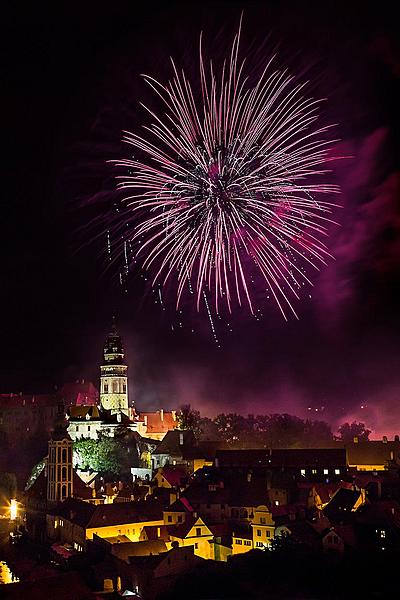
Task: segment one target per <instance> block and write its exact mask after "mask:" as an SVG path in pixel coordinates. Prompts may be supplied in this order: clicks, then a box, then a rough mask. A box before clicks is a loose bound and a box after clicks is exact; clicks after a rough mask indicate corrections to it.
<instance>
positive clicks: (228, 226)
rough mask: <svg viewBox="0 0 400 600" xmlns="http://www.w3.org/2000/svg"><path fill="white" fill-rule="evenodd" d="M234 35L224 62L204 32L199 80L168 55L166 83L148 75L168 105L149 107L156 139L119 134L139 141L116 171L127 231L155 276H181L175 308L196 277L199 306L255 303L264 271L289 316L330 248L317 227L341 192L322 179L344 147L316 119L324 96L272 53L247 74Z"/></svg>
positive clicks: (160, 279) (157, 280)
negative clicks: (211, 56)
mask: <svg viewBox="0 0 400 600" xmlns="http://www.w3.org/2000/svg"><path fill="white" fill-rule="evenodd" d="M239 40H240V28H239V31H238V33H237V35H236V36H235V38H234V42H233V45H232V50H231V53H230V56H229V57H228V59H227V60H226V61H225V62H224V64H223V67H222V69H221V72H220V73H219V74H217V72H216V70H215V68H214V67H213V64H212V63H211V62H210V64H209V65H207V64H206V62H205V61H204V59H203V53H202V41H201V38H200V78H199V79H200V85H199V90H196V89H195V88H194V87H192V84H191V83H190V81H189V80H188V78H187V77H186V75H185V73H184V71H180V70H178V68H177V66H176V65H175V63H174V62H173V61H172V67H173V72H174V76H173V78H172V80H171V81H169V82H168V83H167V84H166V85H163V84H162V83H160V82H159V81H157V80H156V79H154V78H153V77H150V76H148V75H144V78H145V80H146V82H147V83H148V84H149V86H150V87H151V88H152V89H153V91H154V92H155V93H156V94H157V95H158V96H159V98H161V100H162V102H163V104H164V105H165V108H166V111H165V114H163V115H159V114H156V113H155V112H154V111H152V110H150V109H149V108H147V107H144V108H146V110H147V111H148V112H149V114H150V115H151V117H152V119H153V122H152V123H151V124H150V125H149V126H146V127H145V129H146V130H147V132H148V133H149V134H150V135H149V139H147V138H145V137H141V136H139V135H137V134H135V133H130V132H125V134H124V140H125V141H126V142H127V143H128V144H130V145H131V146H133V147H134V148H135V149H136V150H137V151H138V152H139V158H136V157H132V158H130V159H125V160H121V161H118V162H117V164H118V165H119V166H121V167H123V168H124V169H126V172H127V174H126V175H122V176H120V177H119V188H120V189H122V190H123V191H124V192H126V197H125V202H126V206H127V209H128V215H129V218H128V223H127V224H128V227H127V228H126V229H125V233H126V234H127V235H128V238H129V241H131V242H136V244H137V245H138V244H140V248H139V251H138V255H139V256H141V257H142V263H143V266H144V268H145V269H146V270H150V271H151V272H152V285H153V286H158V285H162V286H165V284H166V283H167V282H169V283H170V282H171V281H173V282H174V285H175V287H176V308H177V309H178V308H179V306H180V303H181V302H182V295H183V294H184V292H185V290H186V282H189V286H190V285H191V284H192V285H193V288H194V289H195V294H194V295H195V298H196V306H197V310H200V306H201V298H202V297H203V299H204V301H205V304H206V309H207V312H208V313H210V311H211V310H213V311H215V313H216V314H219V313H220V308H221V305H224V306H225V307H226V308H227V309H228V311H231V310H232V307H233V304H235V305H239V306H243V305H246V306H247V307H248V308H249V310H250V311H251V313H252V314H255V313H256V312H257V309H256V308H255V296H256V294H258V295H259V291H260V290H263V289H264V288H265V282H267V290H268V295H269V294H271V296H272V297H273V298H274V300H275V302H276V303H277V305H278V306H279V309H280V310H281V312H282V314H283V316H284V317H285V318H286V311H287V310H288V309H290V310H291V311H292V312H293V313H294V314H295V315H296V313H295V310H294V308H293V306H292V298H297V299H299V292H300V289H301V286H303V285H304V283H305V282H307V283H309V284H311V281H310V279H309V278H308V275H307V274H306V268H307V267H312V268H315V269H317V270H318V268H319V266H320V265H321V264H325V261H326V259H327V258H328V257H329V256H330V254H329V251H328V249H327V246H326V245H325V244H324V243H323V242H322V240H321V238H323V237H324V236H326V235H327V226H328V224H329V223H331V222H332V221H331V220H330V218H329V217H328V215H329V213H331V211H332V207H333V206H334V205H333V204H332V202H331V201H329V199H328V201H327V200H321V197H325V198H326V197H327V196H331V195H332V194H335V193H338V192H339V189H338V187H337V186H336V185H334V184H331V183H329V182H324V180H325V179H326V173H327V172H328V170H327V166H328V163H329V162H330V161H331V160H336V159H337V157H332V156H330V154H329V153H330V150H331V146H332V143H333V141H334V140H329V139H328V135H327V133H328V130H329V129H330V127H331V126H328V125H321V124H318V109H319V105H320V102H321V101H319V100H315V99H308V98H306V97H305V96H304V95H303V91H304V84H301V83H295V81H294V77H293V76H292V75H290V74H288V72H287V70H279V69H274V68H273V67H272V64H273V61H274V58H272V59H271V60H270V61H269V62H268V63H267V64H266V65H265V68H264V70H263V72H262V74H261V76H260V77H257V82H256V83H255V84H254V85H252V84H251V83H250V81H251V77H248V75H246V74H245V61H244V60H243V61H241V60H239ZM123 212H125V211H123ZM125 214H126V213H125ZM132 216H133V217H136V219H133V220H132V218H131V217H132ZM132 222H133V223H134V224H132V225H131V223H132ZM138 255H136V256H138ZM125 261H127V257H126V252H125ZM260 278H261V284H260ZM206 293H207V295H208V296H209V299H210V301H209V302H208V301H207V298H206V296H205V294H206ZM266 297H267V294H264V298H266ZM211 301H212V309H211ZM296 316H297V315H296ZM211 327H212V330H213V334H214V338H216V334H215V331H214V326H213V324H211ZM216 341H217V340H216Z"/></svg>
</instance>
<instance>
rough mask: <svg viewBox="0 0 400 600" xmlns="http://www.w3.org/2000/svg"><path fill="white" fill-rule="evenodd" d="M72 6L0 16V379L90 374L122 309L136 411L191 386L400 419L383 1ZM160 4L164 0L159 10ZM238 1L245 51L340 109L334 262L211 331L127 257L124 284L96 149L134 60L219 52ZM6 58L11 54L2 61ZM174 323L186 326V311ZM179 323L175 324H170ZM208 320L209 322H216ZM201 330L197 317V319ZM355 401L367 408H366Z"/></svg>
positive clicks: (399, 197) (397, 207) (134, 94)
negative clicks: (130, 266)
mask: <svg viewBox="0 0 400 600" xmlns="http://www.w3.org/2000/svg"><path fill="white" fill-rule="evenodd" d="M81 4H84V8H82V6H81V5H80V4H78V3H73V2H72V3H68V4H67V3H66V4H65V5H64V6H65V8H64V9H63V8H62V6H61V7H60V5H59V4H57V7H55V6H53V7H47V8H46V9H44V8H41V6H40V4H37V3H35V4H34V6H31V7H25V8H24V9H23V10H22V7H20V8H19V11H18V12H17V9H14V8H9V9H8V10H7V11H5V12H3V14H2V16H3V19H2V21H3V24H2V36H1V38H2V43H3V45H4V52H3V57H4V65H3V66H4V67H5V76H3V86H2V88H3V90H2V99H3V101H4V100H5V101H6V104H5V108H3V112H2V115H3V132H4V133H3V138H2V147H3V152H4V154H3V166H4V167H5V169H4V174H3V180H2V184H3V185H2V192H3V199H2V224H1V239H2V242H3V243H4V247H3V251H2V261H1V266H2V270H3V273H2V276H1V282H2V293H1V299H2V320H1V321H2V334H1V340H2V343H1V351H2V356H1V361H0V365H1V366H0V368H1V377H0V381H1V391H2V392H11V391H13V392H19V391H24V392H40V391H48V390H51V389H52V388H53V387H54V385H56V384H60V383H62V382H63V381H71V380H75V379H76V378H80V379H81V378H89V379H92V380H93V381H94V382H95V383H96V384H97V379H98V364H99V361H100V359H101V349H102V344H103V341H104V337H105V335H106V333H107V331H108V329H109V324H110V323H111V316H112V315H113V314H116V316H117V321H118V324H119V329H120V331H121V333H122V334H123V337H124V342H125V346H126V349H127V359H128V362H129V366H130V375H131V393H132V394H134V397H135V401H136V405H137V407H138V408H139V409H151V408H157V407H159V406H163V407H164V408H173V407H176V406H177V405H178V404H180V403H183V402H191V403H192V404H193V405H195V406H196V407H197V408H199V409H200V410H202V412H204V413H206V414H207V413H208V414H215V413H217V412H220V411H222V410H224V411H238V412H242V413H244V414H247V413H249V412H252V413H262V412H270V411H274V412H292V413H296V414H299V415H300V416H304V415H306V414H308V415H309V414H310V411H308V410H307V409H308V407H313V408H315V407H322V406H323V407H325V408H324V410H323V412H322V413H321V412H318V413H316V412H315V411H314V410H313V416H315V417H317V416H319V417H323V418H325V419H329V420H330V421H331V422H332V423H337V422H343V420H348V419H353V418H357V419H362V420H364V421H365V422H366V423H367V424H368V425H370V426H372V428H373V430H374V433H375V434H376V435H381V434H382V433H385V432H388V433H389V434H391V433H394V432H395V431H397V432H400V360H399V359H400V350H399V348H400V344H399V331H400V328H399V325H400V317H399V292H400V286H399V276H400V194H399V187H400V165H399V144H398V140H399V134H400V131H399V123H398V119H397V117H398V111H399V105H400V104H399V102H400V94H399V77H400V48H399V42H398V36H397V34H398V31H397V29H398V21H397V19H396V17H395V15H394V13H393V12H392V10H391V8H390V6H391V4H392V3H384V2H374V3H372V2H371V3H365V2H284V3H283V2H264V3H261V2H258V3H243V2H241V3H237V2H226V3H215V2H201V3H200V2H199V3H194V2H193V3H182V4H177V3H165V6H164V8H161V7H160V6H159V5H157V4H155V3H152V2H147V3H141V4H142V5H141V6H138V3H137V2H129V3H128V2H127V3H121V2H118V3H107V4H104V5H102V4H100V3H90V2H89V3H81ZM166 6H167V8H166ZM242 8H244V9H245V12H244V35H243V47H244V48H246V46H249V47H250V46H251V45H252V44H253V45H257V46H258V47H260V48H261V49H262V52H265V55H269V54H270V53H271V52H273V51H274V50H276V49H278V53H279V56H280V57H281V59H282V61H283V62H284V63H285V64H288V65H289V67H290V69H291V70H292V71H294V72H295V73H298V74H299V75H300V76H304V77H305V78H306V79H308V78H309V79H311V80H312V82H313V83H312V91H313V93H315V94H316V95H318V96H324V97H325V96H326V97H328V98H329V101H328V102H327V108H326V111H327V114H326V116H327V118H329V119H330V121H331V122H332V121H333V122H337V123H339V125H338V136H339V137H340V138H341V142H340V143H338V146H337V148H338V149H339V151H340V153H341V154H346V155H348V156H351V157H352V158H349V159H346V160H344V161H341V162H340V164H338V165H337V168H336V169H335V177H336V178H337V181H338V183H339V184H340V185H341V188H342V191H343V194H342V197H341V203H342V205H343V208H342V209H340V210H339V211H338V212H337V213H336V214H335V218H336V220H337V221H339V223H340V226H339V227H335V228H332V231H331V237H330V241H329V246H330V249H331V252H332V254H333V255H334V256H335V259H336V260H335V261H330V262H329V264H328V266H327V267H325V268H323V269H322V270H321V272H320V273H319V274H316V275H315V276H314V284H315V285H314V288H312V289H310V296H311V297H308V295H307V296H306V298H305V299H304V300H303V301H302V302H301V303H299V304H298V305H297V307H296V308H297V312H298V314H299V317H300V319H299V321H296V320H295V319H294V318H290V319H289V321H288V322H287V323H286V322H285V321H284V320H283V319H282V317H281V316H280V315H279V313H278V311H277V310H276V308H275V307H274V306H272V305H271V306H269V307H268V308H267V310H265V311H264V313H265V314H264V317H263V319H262V320H261V321H259V322H256V321H255V320H254V319H252V318H251V317H249V316H248V315H247V314H246V313H245V312H243V313H242V314H235V315H234V316H233V318H232V319H231V322H232V329H233V331H232V332H229V333H228V332H226V328H224V327H223V326H222V325H221V327H220V339H221V346H222V348H221V349H220V348H218V347H217V345H216V344H215V342H214V340H213V337H212V335H211V332H210V327H209V324H208V322H207V319H206V318H205V317H204V315H201V316H200V317H198V316H196V315H195V314H191V313H190V312H187V313H186V314H184V315H183V317H182V320H181V319H180V317H179V316H178V318H175V317H174V316H173V315H171V312H170V311H166V312H163V311H161V309H160V307H159V305H157V304H155V303H154V301H153V299H152V295H151V294H145V282H144V279H143V277H141V276H140V273H139V271H138V272H134V273H132V275H131V277H130V278H129V281H128V285H127V292H125V290H124V289H123V288H121V286H120V284H119V279H118V270H116V268H108V263H107V252H106V250H107V247H106V239H105V236H104V235H100V236H99V237H98V238H96V237H95V234H96V233H99V232H101V227H100V226H99V225H98V223H97V221H98V220H100V222H102V221H101V215H102V214H103V213H104V210H105V207H106V206H108V203H109V202H111V201H112V200H113V194H114V192H113V190H114V186H115V182H114V174H113V171H112V168H111V167H110V165H109V164H107V162H106V161H107V160H109V159H117V158H121V157H124V156H126V155H127V149H126V147H124V146H123V145H122V143H121V141H120V140H121V131H122V130H123V129H130V130H134V129H135V128H138V127H139V126H140V124H141V123H142V121H143V120H144V114H143V111H142V110H141V109H140V107H139V102H140V101H141V100H142V99H143V98H145V99H146V93H147V92H146V90H145V87H144V84H143V82H142V80H141V79H140V73H143V72H145V73H150V74H153V75H155V76H156V77H157V78H159V79H161V80H167V79H168V77H169V76H170V74H171V71H170V67H169V63H168V57H169V56H170V55H172V56H174V57H176V58H177V59H178V60H181V61H182V63H183V64H185V66H186V67H187V66H188V65H189V69H190V65H191V63H192V64H193V70H194V71H195V69H196V65H197V49H198V38H199V33H200V30H201V29H204V31H205V33H206V39H207V40H208V42H207V43H208V44H209V45H208V50H209V52H210V53H211V54H213V53H214V52H215V54H216V55H217V56H219V55H220V54H221V52H222V53H225V52H226V48H227V47H229V45H230V43H231V39H232V35H233V33H234V32H235V30H236V28H237V24H238V20H239V18H240V13H241V10H242ZM3 71H4V69H3ZM180 321H182V327H180V326H179V322H180ZM172 326H173V327H174V330H172ZM217 326H218V323H217ZM192 329H194V332H192ZM361 406H366V408H361Z"/></svg>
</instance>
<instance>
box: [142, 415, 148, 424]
mask: <svg viewBox="0 0 400 600" xmlns="http://www.w3.org/2000/svg"><path fill="white" fill-rule="evenodd" d="M143 420H144V424H145V425H146V427H147V415H143Z"/></svg>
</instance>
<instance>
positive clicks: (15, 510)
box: [10, 498, 18, 521]
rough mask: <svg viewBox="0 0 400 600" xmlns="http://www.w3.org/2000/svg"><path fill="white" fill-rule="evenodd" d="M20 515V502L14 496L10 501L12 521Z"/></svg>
mask: <svg viewBox="0 0 400 600" xmlns="http://www.w3.org/2000/svg"><path fill="white" fill-rule="evenodd" d="M17 516H18V502H17V501H16V500H15V498H13V499H12V500H11V502H10V521H15V519H16V518H17Z"/></svg>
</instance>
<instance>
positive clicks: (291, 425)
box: [266, 414, 304, 448]
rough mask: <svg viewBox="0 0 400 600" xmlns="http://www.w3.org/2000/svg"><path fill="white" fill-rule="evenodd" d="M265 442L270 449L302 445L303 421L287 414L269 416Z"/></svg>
mask: <svg viewBox="0 0 400 600" xmlns="http://www.w3.org/2000/svg"><path fill="white" fill-rule="evenodd" d="M266 441H267V444H268V445H269V446H270V447H271V448H279V447H281V448H282V447H290V446H292V447H296V446H299V445H300V446H301V445H302V444H303V443H304V421H303V419H300V418H299V417H295V416H293V415H288V414H283V415H280V414H274V415H270V417H269V422H268V425H267V430H266Z"/></svg>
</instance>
